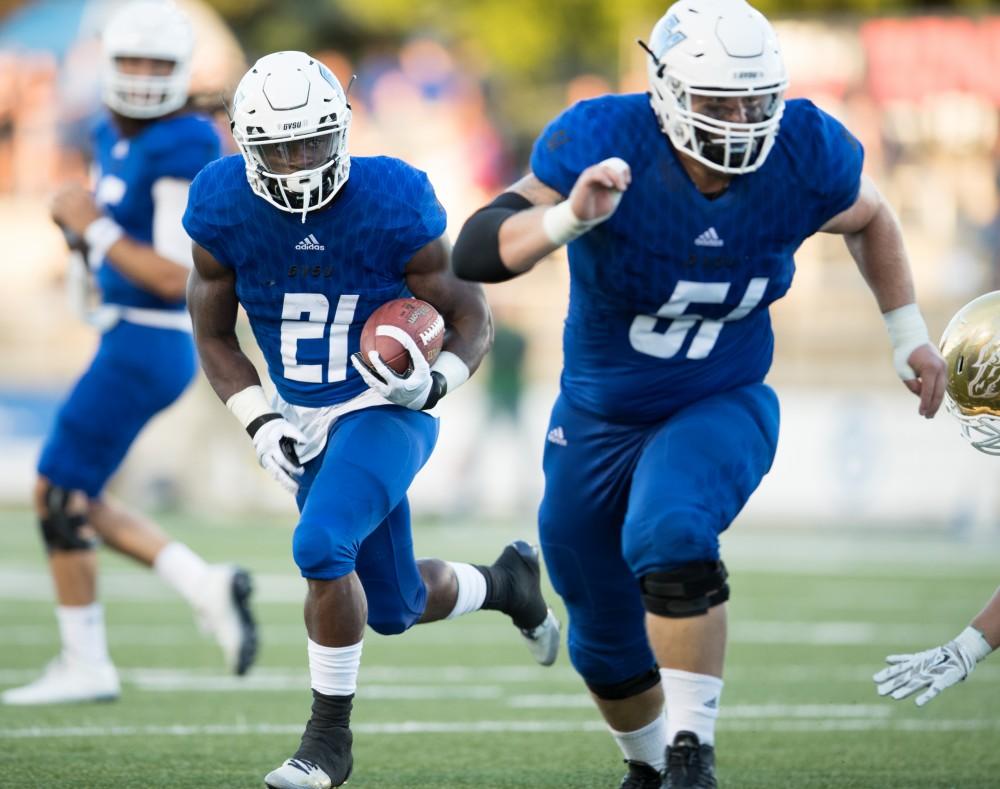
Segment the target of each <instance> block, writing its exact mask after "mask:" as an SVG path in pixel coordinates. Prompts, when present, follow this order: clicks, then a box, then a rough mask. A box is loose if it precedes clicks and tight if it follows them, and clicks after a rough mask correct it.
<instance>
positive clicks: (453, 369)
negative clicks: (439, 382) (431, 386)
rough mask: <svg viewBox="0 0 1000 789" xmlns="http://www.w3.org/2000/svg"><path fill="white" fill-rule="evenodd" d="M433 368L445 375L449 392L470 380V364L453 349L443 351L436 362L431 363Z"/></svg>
mask: <svg viewBox="0 0 1000 789" xmlns="http://www.w3.org/2000/svg"><path fill="white" fill-rule="evenodd" d="M431 370H432V371H433V372H436V373H441V375H443V376H444V380H445V382H446V383H447V384H448V394H451V393H452V392H454V391H455V390H456V389H458V387H460V386H461V385H462V384H464V383H465V382H466V381H468V380H469V365H467V364H466V363H465V362H463V361H462V359H461V357H459V356H458V355H457V354H454V353H452V352H451V351H441V353H440V354H438V358H437V359H436V360H435V361H434V364H432V365H431Z"/></svg>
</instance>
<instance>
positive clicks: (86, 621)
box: [56, 603, 111, 665]
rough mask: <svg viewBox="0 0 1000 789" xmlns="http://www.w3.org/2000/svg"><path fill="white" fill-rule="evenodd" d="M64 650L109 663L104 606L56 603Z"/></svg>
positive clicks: (73, 655) (70, 654) (88, 660)
mask: <svg viewBox="0 0 1000 789" xmlns="http://www.w3.org/2000/svg"><path fill="white" fill-rule="evenodd" d="M56 619H57V620H59V637H60V639H62V648H63V654H65V655H67V656H68V657H70V658H72V659H74V660H78V661H80V662H81V663H89V664H91V665H103V664H105V663H110V662H111V658H110V657H109V656H108V637H107V634H106V633H105V630H104V607H103V606H102V605H101V604H100V603H91V604H90V605H80V606H69V605H60V606H56Z"/></svg>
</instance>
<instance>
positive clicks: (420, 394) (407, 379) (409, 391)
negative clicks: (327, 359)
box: [351, 326, 434, 411]
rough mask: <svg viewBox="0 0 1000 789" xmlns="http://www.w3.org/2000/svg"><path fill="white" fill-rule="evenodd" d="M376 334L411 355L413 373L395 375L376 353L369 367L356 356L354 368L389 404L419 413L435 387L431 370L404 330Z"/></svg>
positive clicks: (370, 356) (371, 355) (383, 328)
mask: <svg viewBox="0 0 1000 789" xmlns="http://www.w3.org/2000/svg"><path fill="white" fill-rule="evenodd" d="M375 332H376V334H380V335H387V336H389V337H392V338H393V339H394V340H397V341H398V342H399V344H400V345H402V346H403V347H404V348H405V349H406V350H407V352H408V353H409V354H410V361H411V367H410V369H409V370H408V371H407V372H406V374H405V375H399V374H397V373H395V372H393V371H392V370H391V369H390V368H389V366H388V365H387V364H386V363H385V362H383V361H382V357H380V356H379V355H378V352H377V351H370V352H369V353H368V360H367V363H366V362H365V360H364V359H363V358H362V356H361V354H360V353H355V354H353V355H352V356H351V364H353V365H354V369H355V370H357V371H358V374H359V375H360V376H361V377H362V378H363V379H364V381H365V383H366V384H368V386H370V387H371V388H372V389H374V390H375V391H376V392H378V393H379V394H380V395H382V397H384V398H385V399H386V400H388V401H390V402H392V403H395V404H396V405H401V406H403V407H404V408H412V409H413V410H414V411H419V410H420V409H421V408H423V407H424V404H425V403H426V402H427V398H428V396H429V395H430V393H431V388H432V387H433V384H434V381H433V379H432V378H431V366H430V365H429V364H428V363H427V359H425V358H424V354H423V353H422V352H421V350H420V349H419V348H418V347H417V344H416V343H415V342H414V341H413V338H412V337H410V335H409V334H407V333H406V332H405V331H403V330H402V329H400V328H398V327H396V326H379V327H378V328H377V329H376V330H375Z"/></svg>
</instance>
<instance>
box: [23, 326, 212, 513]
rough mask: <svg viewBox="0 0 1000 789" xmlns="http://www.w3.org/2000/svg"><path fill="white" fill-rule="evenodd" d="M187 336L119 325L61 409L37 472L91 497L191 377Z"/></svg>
mask: <svg viewBox="0 0 1000 789" xmlns="http://www.w3.org/2000/svg"><path fill="white" fill-rule="evenodd" d="M195 369H196V360H195V352H194V342H193V340H192V338H191V335H190V334H189V333H188V332H184V331H177V330H176V329H158V328H153V327H150V326H140V325H137V324H134V323H129V322H127V321H119V322H118V323H117V324H116V325H115V326H114V327H113V328H111V329H110V330H108V331H107V332H105V334H103V335H102V336H101V341H100V345H98V348H97V353H96V354H95V356H94V358H93V360H92V361H91V363H90V366H89V367H88V368H87V370H86V371H85V372H84V373H83V375H82V376H81V377H80V379H79V380H78V381H77V382H76V384H75V385H74V387H73V389H72V390H71V391H70V394H69V397H68V398H67V399H66V401H65V402H64V403H63V405H62V407H61V408H60V409H59V413H58V414H57V416H56V420H55V424H54V425H53V427H52V431H51V432H50V433H49V436H48V439H47V440H46V442H45V445H44V447H43V448H42V454H41V458H40V459H39V461H38V473H39V474H41V475H42V476H43V477H46V478H48V479H49V480H50V481H51V482H52V483H53V484H54V485H58V486H60V487H63V488H67V489H70V490H82V491H83V492H84V493H86V494H87V495H88V496H90V497H91V498H97V497H98V496H99V495H100V493H101V491H102V490H103V489H104V486H105V484H106V483H107V481H108V479H109V478H110V477H111V475H112V474H114V472H115V471H116V470H117V469H118V466H119V465H121V462H122V460H124V458H125V455H126V454H127V453H128V450H129V447H130V446H132V442H133V441H134V440H135V438H136V436H137V435H138V434H139V431H141V430H142V428H143V427H144V426H145V425H146V423H147V422H148V421H149V420H150V419H152V418H153V417H154V416H155V415H156V414H158V413H159V412H160V411H162V410H163V409H164V408H166V407H167V406H169V405H170V404H171V403H173V402H174V401H175V400H176V399H177V398H178V397H180V396H181V393H182V392H183V391H184V390H185V389H186V388H187V385H188V384H189V383H190V382H191V379H192V378H193V377H194V374H195Z"/></svg>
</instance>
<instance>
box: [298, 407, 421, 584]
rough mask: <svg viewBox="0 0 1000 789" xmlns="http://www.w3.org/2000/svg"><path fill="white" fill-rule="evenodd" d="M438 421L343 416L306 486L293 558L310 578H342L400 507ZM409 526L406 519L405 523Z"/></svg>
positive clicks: (383, 411) (400, 411) (387, 412)
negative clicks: (367, 541) (364, 543)
mask: <svg viewBox="0 0 1000 789" xmlns="http://www.w3.org/2000/svg"><path fill="white" fill-rule="evenodd" d="M437 431H438V423H437V419H435V418H434V417H432V416H429V415H428V414H425V413H423V412H421V411H411V410H410V409H408V408H400V407H398V406H380V407H377V408H367V409H365V410H363V411H355V412H353V413H350V414H347V415H346V416H342V417H340V418H339V419H338V420H337V421H336V422H335V423H334V425H333V428H332V429H331V431H330V436H329V439H328V441H327V446H326V449H325V451H324V454H323V456H322V457H321V458H319V459H317V461H314V462H316V463H318V464H319V465H318V468H315V469H309V470H307V475H308V479H306V480H304V482H306V483H307V484H308V489H307V490H306V491H305V495H304V500H302V499H301V497H300V501H301V507H302V512H301V515H300V517H299V524H298V526H297V527H296V529H295V535H294V538H293V541H292V551H293V555H294V557H295V562H296V564H297V565H298V566H299V569H300V570H301V571H302V575H303V576H305V577H306V578H318V579H333V578H340V577H341V576H343V575H347V573H349V572H351V571H352V570H354V568H355V560H356V559H357V556H358V550H359V548H360V547H361V543H362V541H363V540H364V539H365V538H366V537H368V536H369V535H370V534H371V533H372V532H373V531H375V529H376V528H377V527H378V526H379V525H380V524H381V523H382V522H383V521H384V520H385V519H386V517H387V516H388V515H389V513H390V512H392V511H393V510H394V509H396V507H397V506H398V505H399V504H400V502H401V501H402V500H403V497H404V496H405V495H406V490H407V488H409V486H410V483H411V482H412V481H413V478H414V477H415V476H416V474H417V472H418V471H419V470H420V468H421V467H422V466H423V465H424V463H426V462H427V459H428V458H429V457H430V455H431V451H432V450H433V448H434V443H435V442H436V440H437ZM407 521H408V519H407Z"/></svg>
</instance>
